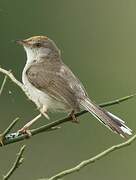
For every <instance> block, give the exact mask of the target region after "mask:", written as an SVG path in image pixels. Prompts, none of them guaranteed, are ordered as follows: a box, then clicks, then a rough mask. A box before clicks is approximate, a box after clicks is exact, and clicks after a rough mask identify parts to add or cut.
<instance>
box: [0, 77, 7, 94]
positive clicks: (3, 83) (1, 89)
mask: <svg viewBox="0 0 136 180" xmlns="http://www.w3.org/2000/svg"><path fill="white" fill-rule="evenodd" d="M6 81H7V75H5V77H4V79H3V82H2V85H1V88H0V96H1V94H2V91H3V89H4V86H5V84H6Z"/></svg>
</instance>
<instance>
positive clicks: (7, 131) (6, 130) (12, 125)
mask: <svg viewBox="0 0 136 180" xmlns="http://www.w3.org/2000/svg"><path fill="white" fill-rule="evenodd" d="M18 120H19V117H17V118H16V119H14V120H13V121H12V123H11V124H10V125H9V126H8V127H7V129H5V131H4V132H3V133H2V135H3V137H5V136H6V135H7V134H8V133H9V132H10V130H11V129H12V128H13V127H14V126H15V124H16V123H17V122H18Z"/></svg>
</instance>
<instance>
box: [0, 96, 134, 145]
mask: <svg viewBox="0 0 136 180" xmlns="http://www.w3.org/2000/svg"><path fill="white" fill-rule="evenodd" d="M133 96H134V95H130V96H126V97H123V98H120V99H115V100H113V101H109V102H107V103H102V104H99V105H100V106H101V107H106V106H111V105H115V104H119V103H121V102H123V101H126V100H128V99H130V98H132V97H133ZM87 112H88V111H85V110H84V111H81V112H79V113H76V114H75V116H76V117H79V116H81V115H83V114H85V113H87ZM71 120H72V118H71V117H70V116H69V117H65V118H63V119H60V120H56V121H53V122H51V123H48V124H47V125H44V126H41V127H39V128H36V129H32V130H31V131H30V132H31V135H32V136H34V135H37V134H39V133H42V132H49V131H50V130H52V128H54V127H57V126H59V125H60V124H62V123H66V122H68V121H71ZM56 129H58V128H56ZM26 138H28V135H27V134H19V133H10V134H7V135H6V136H5V137H4V139H3V145H8V144H11V143H15V142H19V141H22V140H24V139H26ZM0 146H2V145H1V144H0Z"/></svg>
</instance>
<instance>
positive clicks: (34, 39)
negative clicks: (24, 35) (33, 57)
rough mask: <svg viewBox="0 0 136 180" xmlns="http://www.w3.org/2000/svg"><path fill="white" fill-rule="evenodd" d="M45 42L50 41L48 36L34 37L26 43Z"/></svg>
mask: <svg viewBox="0 0 136 180" xmlns="http://www.w3.org/2000/svg"><path fill="white" fill-rule="evenodd" d="M43 40H48V37H47V36H33V37H30V38H28V39H25V41H27V42H31V41H43Z"/></svg>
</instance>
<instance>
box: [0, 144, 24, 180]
mask: <svg viewBox="0 0 136 180" xmlns="http://www.w3.org/2000/svg"><path fill="white" fill-rule="evenodd" d="M25 147H26V146H25V145H24V146H22V147H21V149H20V151H19V153H18V154H17V157H16V160H15V162H14V164H13V166H12V167H11V169H10V170H9V171H8V172H7V174H6V175H5V176H3V180H8V179H9V178H10V177H11V175H12V174H13V173H14V172H15V171H16V169H17V168H18V167H19V166H20V165H21V164H22V162H23V160H24V158H23V153H24V150H25Z"/></svg>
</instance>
